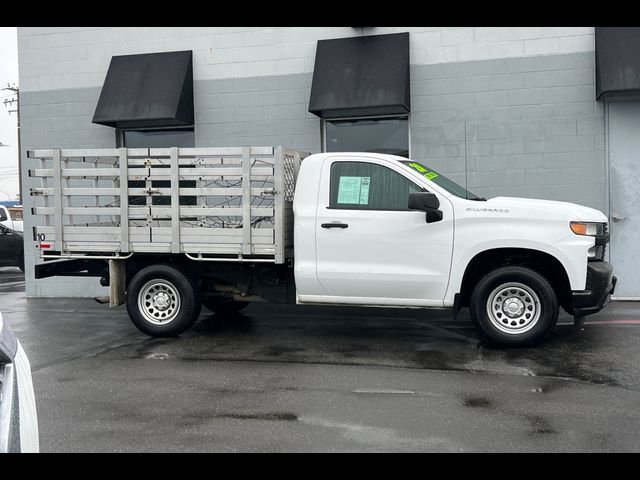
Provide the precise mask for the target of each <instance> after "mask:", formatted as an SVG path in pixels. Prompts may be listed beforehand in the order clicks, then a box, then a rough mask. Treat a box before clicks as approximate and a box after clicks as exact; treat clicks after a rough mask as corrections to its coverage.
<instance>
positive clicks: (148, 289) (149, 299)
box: [138, 279, 181, 325]
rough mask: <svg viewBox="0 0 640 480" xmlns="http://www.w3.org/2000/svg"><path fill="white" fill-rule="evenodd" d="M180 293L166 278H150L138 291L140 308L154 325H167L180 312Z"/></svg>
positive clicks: (145, 317) (146, 318)
mask: <svg viewBox="0 0 640 480" xmlns="http://www.w3.org/2000/svg"><path fill="white" fill-rule="evenodd" d="M180 306H181V302H180V293H179V292H178V289H177V288H176V287H175V285H174V284H173V283H171V282H170V281H168V280H164V279H154V280H149V281H148V282H147V283H145V284H144V285H143V286H142V288H141V289H140V292H139V293H138V310H139V311H140V313H141V314H142V316H143V317H144V319H145V320H146V321H148V322H150V323H153V324H154V325H166V324H168V323H169V322H171V321H172V320H174V319H175V318H176V317H177V316H178V313H180Z"/></svg>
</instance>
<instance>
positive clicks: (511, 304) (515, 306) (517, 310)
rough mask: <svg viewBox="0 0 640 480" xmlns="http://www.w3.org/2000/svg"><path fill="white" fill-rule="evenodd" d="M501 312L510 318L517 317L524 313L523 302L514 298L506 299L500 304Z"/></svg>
mask: <svg viewBox="0 0 640 480" xmlns="http://www.w3.org/2000/svg"><path fill="white" fill-rule="evenodd" d="M502 311H503V312H504V313H505V315H507V316H508V317H510V318H516V317H519V316H520V315H522V312H523V311H524V302H523V301H522V300H520V299H519V298H516V297H510V298H507V299H506V300H505V301H504V303H503V304H502Z"/></svg>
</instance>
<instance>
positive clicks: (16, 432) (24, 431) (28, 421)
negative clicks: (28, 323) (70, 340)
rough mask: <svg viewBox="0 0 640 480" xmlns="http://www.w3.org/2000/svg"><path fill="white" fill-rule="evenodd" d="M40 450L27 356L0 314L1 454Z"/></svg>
mask: <svg viewBox="0 0 640 480" xmlns="http://www.w3.org/2000/svg"><path fill="white" fill-rule="evenodd" d="M39 450H40V442H39V438H38V415H37V412H36V400H35V395H34V392H33V381H32V379H31V366H30V365H29V359H28V358H27V355H26V354H25V352H24V350H23V349H22V346H21V345H20V342H19V341H18V340H17V339H16V337H15V335H14V334H13V332H12V331H11V330H10V329H9V326H8V325H7V324H6V323H5V322H4V321H3V320H2V314H0V453H18V452H24V453H36V452H38V451H39Z"/></svg>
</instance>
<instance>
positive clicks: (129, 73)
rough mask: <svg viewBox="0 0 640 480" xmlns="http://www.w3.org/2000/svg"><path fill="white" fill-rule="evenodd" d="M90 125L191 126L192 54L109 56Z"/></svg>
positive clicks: (166, 53) (119, 126)
mask: <svg viewBox="0 0 640 480" xmlns="http://www.w3.org/2000/svg"><path fill="white" fill-rule="evenodd" d="M93 123H99V124H101V125H107V126H109V127H115V128H148V127H166V126H174V127H175V126H184V125H193V61H192V54H191V51H182V52H163V53H145V54H141V55H121V56H115V57H112V58H111V63H110V64H109V70H108V71H107V77H106V78H105V80H104V85H103V86H102V92H101V93H100V99H99V100H98V105H97V106H96V111H95V113H94V115H93Z"/></svg>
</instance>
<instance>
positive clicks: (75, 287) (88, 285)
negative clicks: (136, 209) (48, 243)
mask: <svg viewBox="0 0 640 480" xmlns="http://www.w3.org/2000/svg"><path fill="white" fill-rule="evenodd" d="M99 96H100V88H82V89H62V90H50V91H36V92H21V95H20V103H21V105H20V113H21V124H22V125H21V127H22V128H21V136H22V139H21V141H22V147H23V149H24V150H26V149H29V150H35V149H47V148H62V147H65V148H113V147H115V133H114V130H113V129H112V128H108V127H104V126H101V125H95V124H93V123H91V120H92V118H93V113H94V110H95V106H96V104H97V102H98V97H99ZM22 164H23V172H24V174H23V189H24V192H25V197H24V199H23V204H24V207H25V238H26V245H25V277H26V294H27V296H28V297H58V296H67V295H70V294H71V292H74V293H73V295H78V296H88V297H96V296H101V295H106V294H107V289H106V288H105V287H102V286H100V284H99V281H98V279H96V278H80V277H55V278H49V279H44V280H37V281H36V280H35V279H34V278H33V266H34V265H35V263H36V262H37V261H38V256H39V255H40V251H39V250H38V249H36V248H35V245H36V243H35V242H34V241H32V240H31V236H32V231H33V230H32V227H33V226H34V225H44V217H42V216H33V215H31V214H30V211H31V208H32V207H33V206H34V205H36V202H42V197H30V196H29V195H28V192H29V189H30V188H34V187H39V186H41V183H40V179H37V178H31V177H29V176H28V175H27V172H28V170H29V169H34V168H40V161H39V160H36V159H29V158H26V154H23V157H22ZM37 204H38V205H41V204H42V203H37Z"/></svg>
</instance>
